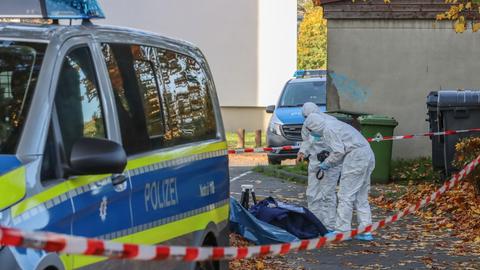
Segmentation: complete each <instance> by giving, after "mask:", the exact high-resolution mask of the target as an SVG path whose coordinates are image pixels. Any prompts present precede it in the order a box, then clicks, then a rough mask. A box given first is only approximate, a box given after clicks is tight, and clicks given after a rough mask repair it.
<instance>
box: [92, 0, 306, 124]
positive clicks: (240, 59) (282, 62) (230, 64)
mask: <svg viewBox="0 0 480 270" xmlns="http://www.w3.org/2000/svg"><path fill="white" fill-rule="evenodd" d="M100 3H101V5H102V7H103V9H104V12H105V15H106V17H107V19H106V20H101V21H99V22H98V23H101V24H109V25H117V26H126V27H132V28H138V29H142V30H147V31H151V32H155V33H158V34H161V35H165V36H169V37H173V38H179V39H183V40H187V41H189V42H192V43H194V44H195V45H197V46H198V47H199V48H200V49H201V50H202V52H203V53H204V54H205V56H206V58H207V60H208V61H209V64H210V68H211V69H212V73H213V77H214V80H215V83H216V88H217V92H218V96H219V99H220V105H221V107H222V113H223V121H224V125H225V129H226V130H227V131H234V130H236V129H238V128H245V129H247V130H252V131H253V130H256V129H265V128H266V126H267V124H268V117H269V115H267V114H266V113H265V107H266V106H267V105H271V104H275V103H276V101H277V99H278V97H279V95H280V92H281V91H282V88H283V85H284V84H285V82H286V81H287V80H288V79H289V78H290V77H291V76H292V75H293V73H294V71H295V69H296V61H297V60H296V42H297V26H296V25H297V24H296V22H297V1H296V0H244V1H234V0H202V1H198V0H158V1H152V0H137V1H134V2H132V1H129V0H101V1H100Z"/></svg>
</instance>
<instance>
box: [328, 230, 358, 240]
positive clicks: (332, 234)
mask: <svg viewBox="0 0 480 270" xmlns="http://www.w3.org/2000/svg"><path fill="white" fill-rule="evenodd" d="M337 234H339V232H337V231H330V232H328V233H327V234H325V237H329V238H330V237H332V238H333V237H335V236H336V235H337ZM350 240H352V238H350V237H349V238H344V239H343V241H350Z"/></svg>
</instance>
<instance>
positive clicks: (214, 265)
mask: <svg viewBox="0 0 480 270" xmlns="http://www.w3.org/2000/svg"><path fill="white" fill-rule="evenodd" d="M202 246H203V247H216V246H217V239H215V236H214V235H213V234H212V233H209V234H207V237H205V240H204V241H203V244H202ZM195 270H220V262H219V261H203V262H197V264H196V265H195Z"/></svg>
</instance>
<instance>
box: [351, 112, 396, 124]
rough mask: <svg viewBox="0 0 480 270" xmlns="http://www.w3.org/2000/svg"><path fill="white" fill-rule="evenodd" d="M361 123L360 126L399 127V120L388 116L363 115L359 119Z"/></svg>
mask: <svg viewBox="0 0 480 270" xmlns="http://www.w3.org/2000/svg"><path fill="white" fill-rule="evenodd" d="M358 120H359V121H360V125H362V126H363V125H372V126H391V127H396V126H398V122H397V120H395V119H394V118H393V117H390V116H386V115H378V114H369V115H363V116H360V117H359V118H358Z"/></svg>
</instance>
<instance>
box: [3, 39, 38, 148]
mask: <svg viewBox="0 0 480 270" xmlns="http://www.w3.org/2000/svg"><path fill="white" fill-rule="evenodd" d="M45 50H46V44H39V43H33V42H17V41H9V40H1V41H0V154H14V153H15V150H16V148H17V145H18V141H19V139H20V134H21V132H22V129H23V125H24V123H25V119H26V116H27V113H28V111H29V108H30V103H31V100H32V96H33V91H34V89H35V86H36V85H37V81H38V74H39V73H40V68H41V66H42V62H43V57H44V55H45Z"/></svg>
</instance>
